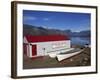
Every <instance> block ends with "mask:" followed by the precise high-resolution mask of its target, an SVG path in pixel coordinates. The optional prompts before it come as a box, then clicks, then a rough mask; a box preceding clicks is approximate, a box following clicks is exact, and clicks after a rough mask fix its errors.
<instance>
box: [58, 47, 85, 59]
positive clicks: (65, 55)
mask: <svg viewBox="0 0 100 80" xmlns="http://www.w3.org/2000/svg"><path fill="white" fill-rule="evenodd" d="M82 51H84V49H79V48H77V49H76V48H75V49H74V50H71V51H69V52H65V53H60V54H58V55H57V56H56V57H57V60H58V61H62V60H64V59H67V58H69V57H72V56H74V55H77V54H80V53H81V52H82Z"/></svg>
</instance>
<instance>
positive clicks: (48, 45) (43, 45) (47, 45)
mask: <svg viewBox="0 0 100 80" xmlns="http://www.w3.org/2000/svg"><path fill="white" fill-rule="evenodd" d="M31 44H32V45H37V56H43V55H48V54H51V53H61V52H65V51H66V49H68V48H70V47H71V45H70V40H63V41H49V42H38V43H31ZM30 50H31V49H30ZM31 54H32V53H31ZM30 57H32V55H30Z"/></svg>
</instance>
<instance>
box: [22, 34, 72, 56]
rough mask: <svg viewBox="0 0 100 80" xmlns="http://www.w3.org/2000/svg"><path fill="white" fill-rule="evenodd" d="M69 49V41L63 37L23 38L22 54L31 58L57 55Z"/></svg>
mask: <svg viewBox="0 0 100 80" xmlns="http://www.w3.org/2000/svg"><path fill="white" fill-rule="evenodd" d="M70 47H71V44H70V39H69V37H68V36H64V35H47V36H30V35H27V36H24V40H23V48H24V49H23V50H24V54H26V55H27V56H29V57H30V58H32V57H38V56H45V55H49V54H59V53H63V52H66V50H67V49H69V48H70Z"/></svg>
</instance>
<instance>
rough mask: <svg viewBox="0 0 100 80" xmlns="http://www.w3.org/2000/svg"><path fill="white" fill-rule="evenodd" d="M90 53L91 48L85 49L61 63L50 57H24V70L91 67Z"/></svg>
mask: <svg viewBox="0 0 100 80" xmlns="http://www.w3.org/2000/svg"><path fill="white" fill-rule="evenodd" d="M90 53H91V52H90V48H85V50H84V51H83V52H81V53H80V54H77V55H75V56H72V57H70V58H68V59H64V60H63V61H60V62H59V61H58V60H57V59H56V58H50V57H49V56H44V57H39V58H34V59H32V58H29V57H27V56H26V55H23V69H34V68H54V67H76V66H90V65H91V64H90V63H91V59H90V57H91V54H90Z"/></svg>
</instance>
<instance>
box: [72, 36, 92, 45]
mask: <svg viewBox="0 0 100 80" xmlns="http://www.w3.org/2000/svg"><path fill="white" fill-rule="evenodd" d="M71 44H72V45H82V46H84V45H85V44H91V40H90V37H71Z"/></svg>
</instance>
